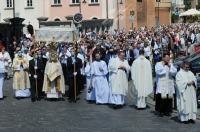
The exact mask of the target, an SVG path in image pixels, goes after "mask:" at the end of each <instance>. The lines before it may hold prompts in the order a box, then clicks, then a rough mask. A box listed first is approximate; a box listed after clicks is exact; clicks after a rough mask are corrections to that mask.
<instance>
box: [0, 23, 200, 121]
mask: <svg viewBox="0 0 200 132" xmlns="http://www.w3.org/2000/svg"><path fill="white" fill-rule="evenodd" d="M195 43H200V26H199V24H176V25H169V26H160V27H159V28H150V29H149V28H147V27H142V28H139V29H138V30H136V29H134V30H130V31H128V32H125V31H119V30H114V31H113V32H111V33H109V32H107V31H106V32H104V33H101V34H99V33H97V32H88V33H86V34H82V35H81V36H80V39H79V41H78V42H77V43H64V42H63V43H57V42H55V41H53V42H36V41H35V40H34V37H32V36H30V35H24V37H23V38H22V39H21V40H20V41H19V42H17V41H16V38H14V39H13V42H12V44H11V45H12V46H11V47H10V49H9V48H8V49H7V50H8V51H6V50H5V47H8V46H1V52H0V98H1V99H3V83H4V79H5V78H6V79H9V78H10V77H12V76H13V90H14V93H15V97H16V98H17V99H21V98H26V97H31V101H32V102H35V101H37V100H40V99H42V98H45V99H47V100H51V99H59V100H64V98H63V96H64V95H66V96H67V97H68V101H69V102H70V103H72V102H76V101H77V100H79V99H80V98H79V95H80V94H81V93H82V92H83V91H84V89H86V90H85V91H86V100H87V101H88V102H94V103H96V104H109V105H110V106H112V107H113V108H114V109H119V108H122V107H123V106H124V105H125V104H126V103H127V96H128V94H129V92H130V89H132V90H133V91H134V95H133V96H135V98H136V100H135V102H136V103H135V106H136V108H137V109H139V110H141V109H145V108H147V104H146V101H147V97H148V96H149V95H150V94H152V93H155V100H156V105H155V110H156V111H157V113H158V114H159V115H160V116H170V115H171V113H172V110H173V99H177V109H178V114H179V119H180V121H181V122H184V123H189V122H191V123H194V121H195V120H196V114H197V101H196V91H195V89H196V86H197V85H196V83H197V81H196V78H195V76H194V74H193V73H192V72H191V71H190V70H189V66H190V64H188V63H187V62H184V63H183V64H182V65H181V66H180V67H181V68H180V70H179V71H178V70H177V67H175V66H174V65H173V63H174V59H175V58H177V57H179V56H180V55H189V54H193V53H194V52H195V51H194V46H193V45H194V44H195ZM154 77H155V79H154ZM154 81H155V82H156V83H155V84H156V85H155V87H156V88H155V90H154ZM175 84H176V85H177V87H175ZM66 86H68V88H67V87H66ZM175 89H176V90H175ZM175 91H176V92H175ZM175 94H176V98H174V95H175Z"/></svg>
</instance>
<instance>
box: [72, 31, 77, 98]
mask: <svg viewBox="0 0 200 132" xmlns="http://www.w3.org/2000/svg"><path fill="white" fill-rule="evenodd" d="M73 41H74V44H73V48H74V52H75V53H76V50H75V49H76V34H75V32H74V31H73ZM75 58H76V56H75ZM75 72H76V63H74V73H75ZM76 87H77V86H76V76H75V75H74V99H75V102H76V93H77V92H76Z"/></svg>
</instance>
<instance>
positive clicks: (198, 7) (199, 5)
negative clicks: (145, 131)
mask: <svg viewBox="0 0 200 132" xmlns="http://www.w3.org/2000/svg"><path fill="white" fill-rule="evenodd" d="M197 9H200V0H198V5H197Z"/></svg>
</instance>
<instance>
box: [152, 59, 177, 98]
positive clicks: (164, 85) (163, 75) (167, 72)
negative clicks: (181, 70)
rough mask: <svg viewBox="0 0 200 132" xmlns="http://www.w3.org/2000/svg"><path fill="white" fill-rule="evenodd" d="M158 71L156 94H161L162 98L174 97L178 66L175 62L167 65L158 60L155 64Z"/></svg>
mask: <svg viewBox="0 0 200 132" xmlns="http://www.w3.org/2000/svg"><path fill="white" fill-rule="evenodd" d="M155 71H156V84H157V87H156V94H161V96H162V98H166V97H167V95H168V97H169V98H172V97H173V94H175V89H174V76H175V75H176V73H177V69H176V67H174V65H173V64H170V67H169V66H166V65H164V64H163V62H158V63H157V64H156V66H155Z"/></svg>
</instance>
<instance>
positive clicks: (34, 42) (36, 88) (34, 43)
mask: <svg viewBox="0 0 200 132" xmlns="http://www.w3.org/2000/svg"><path fill="white" fill-rule="evenodd" d="M33 45H34V52H33V54H34V61H35V59H37V58H36V57H35V54H36V47H37V46H36V41H35V36H33ZM35 64H36V61H35ZM34 70H35V75H37V69H36V68H35V66H34ZM37 86H38V82H37V78H35V90H36V98H38V87H37Z"/></svg>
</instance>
